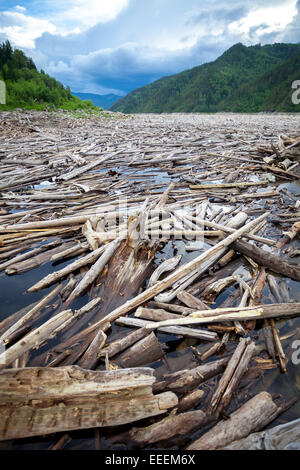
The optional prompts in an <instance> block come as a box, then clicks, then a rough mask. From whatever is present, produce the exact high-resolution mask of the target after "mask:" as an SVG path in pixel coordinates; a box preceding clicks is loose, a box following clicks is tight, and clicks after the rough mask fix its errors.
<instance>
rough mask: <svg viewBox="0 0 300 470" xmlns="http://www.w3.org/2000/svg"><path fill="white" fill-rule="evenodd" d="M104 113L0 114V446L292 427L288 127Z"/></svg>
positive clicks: (292, 200) (205, 438)
mask: <svg viewBox="0 0 300 470" xmlns="http://www.w3.org/2000/svg"><path fill="white" fill-rule="evenodd" d="M108 115H109V117H108V118H105V117H101V118H99V117H96V116H93V115H91V116H87V115H86V117H84V116H83V115H82V117H81V118H75V117H73V116H72V115H71V114H70V113H68V112H60V111H58V112H37V111H30V112H29V111H20V110H19V111H17V110H16V111H14V112H5V113H4V112H2V113H0V175H1V182H0V192H1V200H0V292H1V293H0V298H1V307H0V308H1V311H0V440H1V441H4V442H3V443H2V444H1V446H2V445H3V446H4V448H10V446H11V445H12V444H11V443H12V442H13V441H12V440H14V442H13V446H14V449H15V448H20V449H21V448H22V439H20V438H31V437H35V448H37V447H36V446H39V445H40V447H39V448H44V447H43V445H44V444H43V443H44V440H45V436H48V439H50V440H51V439H52V437H51V436H49V435H52V436H54V437H53V441H51V442H52V443H51V445H50V447H49V448H51V449H53V450H55V449H61V448H63V447H67V448H70V449H76V444H75V441H76V439H74V442H73V439H72V436H73V431H75V430H80V429H91V431H90V432H91V433H92V434H91V435H92V441H93V443H94V446H95V448H96V449H100V448H102V443H103V442H104V443H105V444H104V445H105V448H106V449H114V448H115V446H119V445H121V446H123V447H122V448H125V449H135V448H144V449H147V448H149V446H150V445H154V444H155V446H156V447H157V448H158V447H161V448H164V449H166V448H172V449H174V448H177V449H180V450H183V449H187V450H196V449H221V448H231V447H232V448H240V447H241V446H246V443H247V442H249V446H250V445H252V444H251V442H252V441H253V439H254V437H252V438H251V436H255V435H254V434H253V433H257V432H258V431H263V429H264V428H265V427H266V426H268V425H269V424H270V423H271V422H272V421H274V420H275V419H276V418H277V417H278V416H279V415H280V414H281V413H282V412H284V411H285V410H287V409H288V408H289V407H291V410H290V416H289V418H290V419H291V420H293V419H294V420H296V419H297V418H298V416H297V414H296V413H297V411H296V407H294V403H295V400H293V399H292V396H293V395H297V392H296V388H297V387H299V384H298V382H296V385H295V384H294V383H292V382H288V381H291V380H292V379H291V377H294V376H295V374H294V373H290V374H286V372H290V371H291V370H292V368H295V370H296V365H295V361H294V360H293V357H294V356H293V354H294V353H295V351H294V349H295V348H293V345H294V344H296V343H297V342H298V341H299V344H300V324H299V317H300V307H299V305H300V303H299V299H300V297H299V284H298V282H299V281H300V267H299V262H298V261H299V254H300V249H299V248H300V247H299V233H300V200H299V196H300V186H299V178H300V166H299V161H300V129H299V122H298V118H297V116H294V115H292V114H290V115H273V114H272V115H263V114H260V115H233V114H217V115H200V114H199V115H196V114H185V115H183V114H174V115H146V114H145V115H133V116H125V115H121V114H114V113H108ZM16 275H18V276H16ZM15 279H18V282H15ZM15 305H17V306H18V307H14V306H15ZM297 344H298V343H297ZM145 366H147V367H145ZM262 377H263V381H260V379H261V378H262ZM296 377H297V378H296V381H298V377H299V374H298V376H297V372H296ZM274 384H275V386H277V387H279V388H278V389H277V391H281V390H286V389H287V387H289V388H290V389H293V390H294V392H295V393H294V394H293V393H289V399H290V401H286V400H285V397H284V396H283V398H282V399H281V401H280V402H278V400H277V399H275V398H274V397H272V396H271V391H272V392H274V391H276V390H274ZM278 384H285V385H284V386H282V388H280V387H281V385H280V386H279V385H278ZM297 384H298V385H297ZM294 386H295V389H294V388H293V387H294ZM262 387H264V389H265V391H262ZM160 415H161V416H160ZM228 417H229V418H230V419H228ZM150 418H151V419H150ZM140 420H143V421H142V423H140V424H139V423H137V422H138V421H140ZM131 423H134V424H131ZM124 424H126V428H122V427H121V428H118V426H120V425H124ZM277 424H278V423H277ZM208 425H209V426H211V425H212V427H211V428H210V429H209V430H208V431H207V426H208ZM100 428H101V429H100ZM85 432H88V431H85ZM268 432H269V431H268ZM55 433H63V434H62V435H59V434H55ZM271 434H272V433H271ZM249 435H250V437H249V440H247V437H248V436H249ZM36 436H40V437H39V439H40V442H39V444H37V438H36ZM289 436H290V437H289ZM288 438H290V439H291V443H292V445H294V440H295V432H294V431H293V432H291V433H289V435H288V436H287V439H288ZM17 439H18V440H17ZM19 439H20V440H19ZM251 439H252V440H251ZM257 439H258V437H257ZM293 439H294V440H293ZM15 440H17V441H15ZM88 440H89V439H87V441H88ZM102 440H103V442H102ZM240 440H241V444H240V445H239V441H240ZM250 441H251V442H250ZM28 442H30V441H28ZM84 442H85V441H84V439H83V444H82V448H85V444H84ZM47 445H48V446H49V444H47ZM285 445H288V442H287V443H286V442H285ZM5 446H6V447H5ZM27 446H28V443H27ZM1 448H2V447H1ZM27 448H28V447H27ZM88 448H89V447H88ZM243 448H245V447H243Z"/></svg>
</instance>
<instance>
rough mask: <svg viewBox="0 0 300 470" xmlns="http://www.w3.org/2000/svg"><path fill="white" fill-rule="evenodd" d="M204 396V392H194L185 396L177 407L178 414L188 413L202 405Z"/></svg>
mask: <svg viewBox="0 0 300 470" xmlns="http://www.w3.org/2000/svg"><path fill="white" fill-rule="evenodd" d="M203 396H204V391H203V390H194V391H192V392H189V393H187V394H186V395H184V397H182V398H181V400H179V403H178V406H177V411H178V413H182V412H183V411H187V410H190V409H191V408H195V407H196V406H198V405H199V404H200V403H201V401H202V398H203Z"/></svg>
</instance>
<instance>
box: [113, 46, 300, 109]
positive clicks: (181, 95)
mask: <svg viewBox="0 0 300 470" xmlns="http://www.w3.org/2000/svg"><path fill="white" fill-rule="evenodd" d="M299 57H300V44H273V45H266V46H261V45H256V46H250V47H246V46H244V45H243V44H241V43H238V44H236V45H235V46H233V47H231V48H230V49H228V50H227V51H226V52H225V53H224V54H223V55H222V56H221V57H219V58H218V59H217V60H216V61H214V62H210V63H207V64H204V65H200V66H198V67H194V68H193V69H191V70H187V71H184V72H181V73H179V74H176V75H172V76H170V77H164V78H162V79H160V80H157V81H155V82H154V83H151V84H150V85H147V86H145V87H142V88H139V89H137V90H134V91H132V92H131V93H129V94H128V95H127V96H125V97H124V98H122V99H120V100H119V101H117V102H116V103H115V104H114V105H113V106H112V107H111V110H112V111H121V112H123V113H150V112H151V113H156V112H219V111H237V112H259V111H292V112H295V111H300V106H297V105H293V104H292V102H291V96H292V90H291V83H292V81H293V80H296V79H300V66H299Z"/></svg>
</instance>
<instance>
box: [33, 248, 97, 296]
mask: <svg viewBox="0 0 300 470" xmlns="http://www.w3.org/2000/svg"><path fill="white" fill-rule="evenodd" d="M104 250H105V246H102V247H100V248H98V250H95V251H93V252H92V253H89V254H88V255H86V256H84V257H83V258H80V259H78V260H76V261H74V263H71V264H68V266H66V267H65V268H63V269H61V270H60V271H56V272H54V273H51V274H48V276H46V277H45V278H44V279H42V280H41V281H39V282H38V283H36V284H35V285H34V286H32V287H30V288H29V289H28V292H37V291H38V290H40V289H44V288H45V287H48V286H50V285H51V284H53V283H54V282H57V281H59V280H60V279H62V278H64V277H65V276H67V275H68V274H70V273H73V272H74V271H77V270H78V269H80V268H82V267H83V266H86V265H87V264H92V263H94V262H95V260H96V259H97V258H99V256H100V255H102V253H103V252H104Z"/></svg>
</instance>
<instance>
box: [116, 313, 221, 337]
mask: <svg viewBox="0 0 300 470" xmlns="http://www.w3.org/2000/svg"><path fill="white" fill-rule="evenodd" d="M169 321H173V320H169ZM174 321H175V322H176V321H177V320H174ZM116 323H117V325H123V326H132V327H138V328H141V327H146V328H150V329H151V326H152V328H153V330H155V329H156V328H157V327H156V322H154V321H153V322H150V321H149V320H141V319H139V318H128V317H121V318H118V319H117V320H116ZM158 323H160V322H158ZM148 331H149V329H148ZM158 331H160V332H162V333H167V334H170V335H178V336H186V337H188V338H197V339H203V340H205V341H215V340H216V339H217V337H218V336H217V335H216V333H212V332H210V331H206V330H200V329H196V328H184V327H178V326H167V327H159V328H158Z"/></svg>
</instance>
